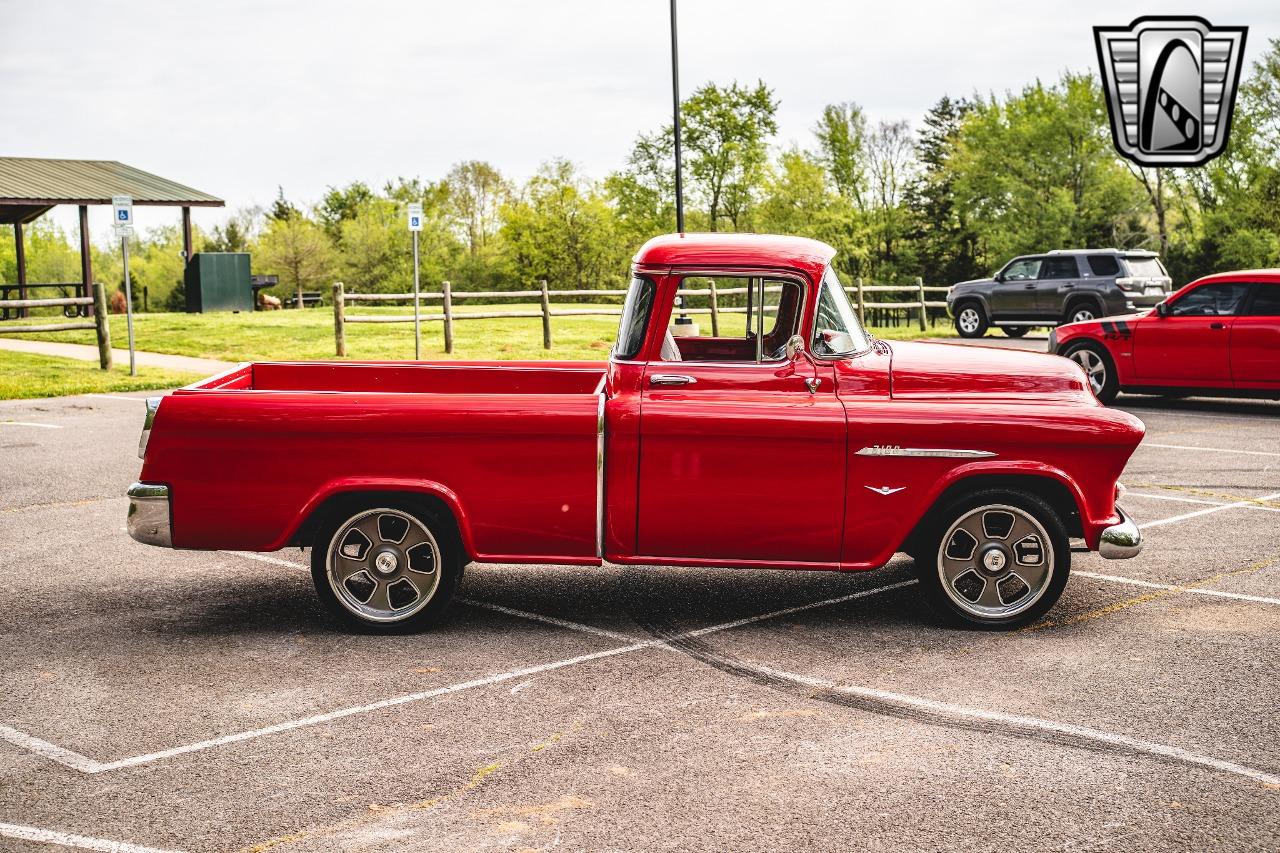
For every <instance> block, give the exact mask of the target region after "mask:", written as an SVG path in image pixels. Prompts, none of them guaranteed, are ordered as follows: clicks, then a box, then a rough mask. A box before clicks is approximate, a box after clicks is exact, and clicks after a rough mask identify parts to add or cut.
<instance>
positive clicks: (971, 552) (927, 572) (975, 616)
mask: <svg viewBox="0 0 1280 853" xmlns="http://www.w3.org/2000/svg"><path fill="white" fill-rule="evenodd" d="M921 546H922V547H921V551H920V555H921V557H922V558H923V559H919V560H917V562H916V571H917V573H918V574H919V577H920V587H921V589H922V590H923V591H924V593H925V596H926V598H928V600H929V602H930V603H931V604H932V605H933V606H934V607H935V608H936V609H937V610H938V611H939V612H941V613H942V614H944V615H945V616H947V617H948V618H949V619H950V620H952V621H954V622H956V623H958V624H961V625H966V626H969V627H978V628H989V629H993V630H1007V629H1011V628H1018V627H1021V626H1023V625H1026V624H1028V623H1030V622H1034V621H1035V620H1037V619H1039V618H1040V617H1041V616H1043V615H1044V614H1045V613H1046V612H1048V610H1049V608H1051V607H1052V606H1053V605H1054V604H1055V603H1056V602H1057V600H1058V598H1059V597H1060V596H1061V595H1062V590H1063V589H1064V588H1065V587H1066V585H1067V577H1068V575H1069V574H1070V571H1071V548H1070V545H1069V542H1068V539H1067V533H1066V529H1065V528H1064V527H1063V524H1062V521H1061V519H1059V518H1058V515H1057V513H1055V512H1054V510H1053V508H1052V507H1050V506H1049V505H1048V504H1047V503H1045V502H1044V500H1042V499H1041V498H1039V497H1037V496H1036V495H1033V494H1030V493H1028V492H1021V491H1013V490H1009V491H1005V490H990V491H982V492H977V493H975V494H972V495H968V496H965V497H961V498H959V499H957V500H955V501H953V502H951V503H950V504H949V505H947V506H945V507H943V508H942V509H941V510H940V511H939V512H937V513H936V514H935V515H934V516H933V518H932V519H931V520H930V522H929V524H928V529H927V532H926V535H925V536H924V537H922V539H921Z"/></svg>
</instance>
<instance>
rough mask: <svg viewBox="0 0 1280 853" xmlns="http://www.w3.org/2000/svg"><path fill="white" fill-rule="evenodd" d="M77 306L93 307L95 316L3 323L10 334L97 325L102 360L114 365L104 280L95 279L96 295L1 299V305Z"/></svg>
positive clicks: (104, 366) (1, 328)
mask: <svg viewBox="0 0 1280 853" xmlns="http://www.w3.org/2000/svg"><path fill="white" fill-rule="evenodd" d="M72 306H74V307H75V308H76V309H77V311H78V310H80V308H81V307H84V308H88V307H90V306H92V308H93V319H92V320H77V321H74V322H67V323H40V324H37V325H32V326H0V331H4V332H5V333H6V334H9V333H12V334H30V333H32V332H69V331H72V330H76V329H93V330H94V331H95V332H97V336H98V364H99V366H100V367H101V368H102V369H103V370H110V369H111V329H110V327H109V326H108V325H107V295H106V292H105V291H104V290H103V289H102V285H101V284H97V283H94V285H93V296H65V297H59V298H57V299H0V309H5V310H8V309H20V308H57V307H62V308H64V309H65V308H67V307H72Z"/></svg>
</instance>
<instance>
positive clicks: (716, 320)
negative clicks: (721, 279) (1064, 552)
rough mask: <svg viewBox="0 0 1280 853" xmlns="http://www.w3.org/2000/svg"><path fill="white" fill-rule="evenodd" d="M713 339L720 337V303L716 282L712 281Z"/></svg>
mask: <svg viewBox="0 0 1280 853" xmlns="http://www.w3.org/2000/svg"><path fill="white" fill-rule="evenodd" d="M711 337H713V338H718V337H720V302H719V299H718V298H717V297H716V280H715V279H714V278H713V279H711Z"/></svg>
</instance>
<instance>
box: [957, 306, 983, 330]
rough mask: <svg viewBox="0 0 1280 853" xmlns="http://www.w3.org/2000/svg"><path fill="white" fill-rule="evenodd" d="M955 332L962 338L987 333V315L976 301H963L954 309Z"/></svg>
mask: <svg viewBox="0 0 1280 853" xmlns="http://www.w3.org/2000/svg"><path fill="white" fill-rule="evenodd" d="M955 325H956V332H957V333H958V334H959V335H960V337H962V338H980V337H982V336H983V335H985V334H986V333H987V325H988V324H987V317H986V315H985V314H983V313H982V308H981V307H980V306H979V305H978V303H976V302H963V303H961V304H960V307H959V308H958V309H956V323H955Z"/></svg>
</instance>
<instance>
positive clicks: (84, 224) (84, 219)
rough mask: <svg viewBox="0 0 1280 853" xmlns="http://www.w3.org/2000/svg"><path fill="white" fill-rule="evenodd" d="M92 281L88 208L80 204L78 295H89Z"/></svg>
mask: <svg viewBox="0 0 1280 853" xmlns="http://www.w3.org/2000/svg"><path fill="white" fill-rule="evenodd" d="M92 282H93V259H92V257H91V256H90V254H89V208H88V207H87V206H86V205H83V204H82V205H80V295H81V296H88V295H89V286H90V284H91V283H92Z"/></svg>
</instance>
